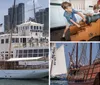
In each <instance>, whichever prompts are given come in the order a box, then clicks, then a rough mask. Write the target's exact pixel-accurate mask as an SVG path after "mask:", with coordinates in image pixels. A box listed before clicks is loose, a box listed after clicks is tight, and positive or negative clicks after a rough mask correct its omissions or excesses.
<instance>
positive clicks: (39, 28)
mask: <svg viewBox="0 0 100 85" xmlns="http://www.w3.org/2000/svg"><path fill="white" fill-rule="evenodd" d="M17 29H19V31H20V30H29V26H24V27H17ZM30 31H34V32H42V31H43V26H30Z"/></svg>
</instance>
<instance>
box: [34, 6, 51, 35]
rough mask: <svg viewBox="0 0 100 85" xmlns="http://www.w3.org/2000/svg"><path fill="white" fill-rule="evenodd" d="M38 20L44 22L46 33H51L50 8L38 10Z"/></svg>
mask: <svg viewBox="0 0 100 85" xmlns="http://www.w3.org/2000/svg"><path fill="white" fill-rule="evenodd" d="M35 15H36V21H37V22H38V23H41V24H44V35H48V34H49V33H48V32H49V8H45V9H40V10H39V11H38V12H36V14H35Z"/></svg>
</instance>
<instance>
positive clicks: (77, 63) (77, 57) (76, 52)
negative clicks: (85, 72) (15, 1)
mask: <svg viewBox="0 0 100 85" xmlns="http://www.w3.org/2000/svg"><path fill="white" fill-rule="evenodd" d="M77 67H78V43H77V44H76V68H77Z"/></svg>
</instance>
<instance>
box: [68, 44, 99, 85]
mask: <svg viewBox="0 0 100 85" xmlns="http://www.w3.org/2000/svg"><path fill="white" fill-rule="evenodd" d="M81 56H82V55H81ZM80 58H82V57H80ZM79 61H80V59H79ZM79 61H78V48H77V49H76V65H75V66H74V67H73V68H72V67H71V65H70V69H69V74H68V76H67V79H68V84H69V85H100V48H99V50H98V54H97V56H96V58H95V60H94V61H93V63H92V43H91V44H90V59H89V65H84V66H81V65H80V66H79V64H78V62H79ZM70 62H72V64H73V60H72V55H71V54H70Z"/></svg>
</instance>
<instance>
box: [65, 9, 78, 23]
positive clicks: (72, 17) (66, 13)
mask: <svg viewBox="0 0 100 85" xmlns="http://www.w3.org/2000/svg"><path fill="white" fill-rule="evenodd" d="M76 13H77V11H76V10H74V9H72V12H71V13H68V12H67V11H65V12H64V17H65V18H66V19H67V21H68V23H69V24H70V25H72V24H73V23H72V22H71V21H70V19H72V20H73V21H75V22H76V21H77V20H76V18H75V14H76Z"/></svg>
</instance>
